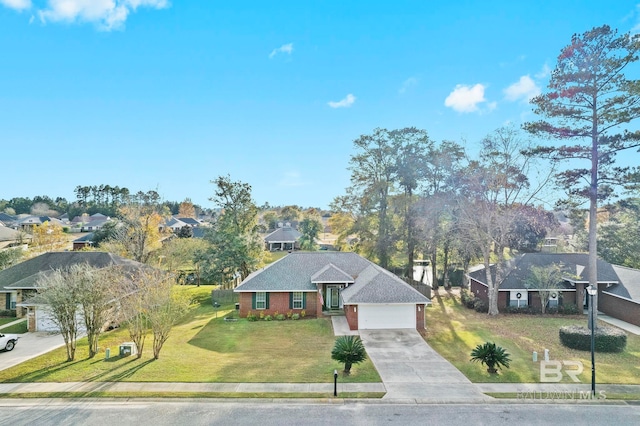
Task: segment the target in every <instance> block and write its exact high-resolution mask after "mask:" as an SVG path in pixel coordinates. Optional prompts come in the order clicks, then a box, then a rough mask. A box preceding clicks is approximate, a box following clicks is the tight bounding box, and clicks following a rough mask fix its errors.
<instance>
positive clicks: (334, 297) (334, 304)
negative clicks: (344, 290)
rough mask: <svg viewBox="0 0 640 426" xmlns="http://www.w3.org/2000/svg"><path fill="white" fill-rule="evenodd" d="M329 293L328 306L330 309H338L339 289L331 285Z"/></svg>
mask: <svg viewBox="0 0 640 426" xmlns="http://www.w3.org/2000/svg"><path fill="white" fill-rule="evenodd" d="M329 292H330V293H331V294H330V303H331V306H329V307H330V308H331V309H338V308H339V307H340V289H338V288H336V287H331V288H330V289H329Z"/></svg>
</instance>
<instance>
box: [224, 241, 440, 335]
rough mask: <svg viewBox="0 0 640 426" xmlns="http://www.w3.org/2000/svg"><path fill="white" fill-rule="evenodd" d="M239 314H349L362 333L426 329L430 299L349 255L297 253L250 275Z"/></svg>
mask: <svg viewBox="0 0 640 426" xmlns="http://www.w3.org/2000/svg"><path fill="white" fill-rule="evenodd" d="M234 291H235V292H236V293H239V295H240V316H243V317H246V316H247V315H248V314H249V313H250V312H251V313H254V314H259V313H264V314H265V315H273V314H275V313H276V312H278V313H283V314H286V313H289V312H293V313H300V312H302V311H303V310H304V311H305V313H306V315H307V316H311V317H322V316H325V315H335V314H338V315H346V318H347V322H348V323H349V327H350V328H351V329H352V330H358V329H385V328H417V329H423V328H424V327H425V323H424V309H425V307H426V306H427V305H428V304H430V303H431V301H430V300H429V299H428V298H427V297H425V296H423V295H422V294H421V293H419V292H418V291H417V290H415V289H414V288H413V287H411V286H410V285H409V284H407V283H405V282H404V281H403V280H401V279H400V278H398V277H397V276H395V275H393V274H392V273H391V272H389V271H387V270H385V269H383V268H381V267H380V266H378V265H376V264H375V263H373V262H371V261H369V260H367V259H365V258H363V257H362V256H359V255H358V254H356V253H350V252H293V253H290V254H288V255H287V256H285V257H283V258H282V259H280V260H278V261H276V262H274V263H272V264H270V265H268V266H266V267H265V268H263V269H261V270H259V271H256V272H254V273H253V274H251V275H249V276H248V277H247V278H245V280H244V281H243V282H242V283H241V284H240V285H239V286H238V287H237V288H236V289H235V290H234Z"/></svg>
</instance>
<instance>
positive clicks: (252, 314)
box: [247, 312, 258, 321]
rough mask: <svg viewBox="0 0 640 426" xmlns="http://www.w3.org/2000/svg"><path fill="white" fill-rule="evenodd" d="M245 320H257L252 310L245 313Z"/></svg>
mask: <svg viewBox="0 0 640 426" xmlns="http://www.w3.org/2000/svg"><path fill="white" fill-rule="evenodd" d="M247 321H258V316H257V315H256V314H254V313H253V312H249V313H248V314H247Z"/></svg>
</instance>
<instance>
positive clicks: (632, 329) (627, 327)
mask: <svg viewBox="0 0 640 426" xmlns="http://www.w3.org/2000/svg"><path fill="white" fill-rule="evenodd" d="M598 319H599V320H600V321H604V322H606V323H608V324H611V325H615V326H616V327H618V328H621V329H623V330H624V331H626V332H628V333H632V334H636V335H639V336H640V327H638V326H637V325H633V324H629V323H628V322H625V321H622V320H619V319H617V318H612V317H610V316H609V315H607V314H603V313H602V312H598Z"/></svg>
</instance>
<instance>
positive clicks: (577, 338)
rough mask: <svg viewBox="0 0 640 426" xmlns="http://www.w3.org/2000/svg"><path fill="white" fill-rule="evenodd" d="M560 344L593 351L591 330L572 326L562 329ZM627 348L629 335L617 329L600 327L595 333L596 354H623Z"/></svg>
mask: <svg viewBox="0 0 640 426" xmlns="http://www.w3.org/2000/svg"><path fill="white" fill-rule="evenodd" d="M560 342H561V343H562V345H563V346H566V347H568V348H571V349H578V350H581V351H590V350H591V330H589V329H588V328H587V327H582V326H577V325H570V326H564V327H560ZM626 346H627V334H626V333H625V332H624V331H622V330H620V329H617V328H611V327H598V328H597V329H596V332H595V351H596V352H622V351H624V348H625V347H626Z"/></svg>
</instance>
